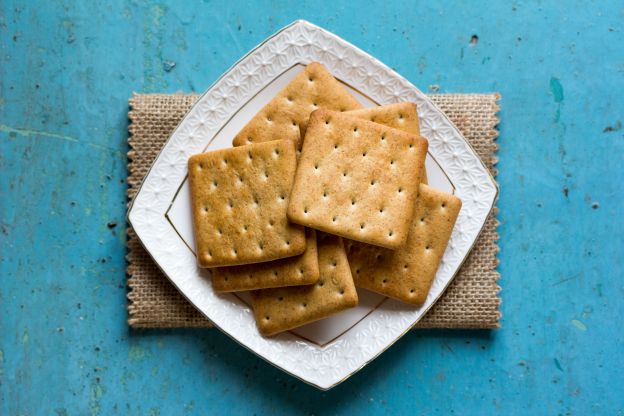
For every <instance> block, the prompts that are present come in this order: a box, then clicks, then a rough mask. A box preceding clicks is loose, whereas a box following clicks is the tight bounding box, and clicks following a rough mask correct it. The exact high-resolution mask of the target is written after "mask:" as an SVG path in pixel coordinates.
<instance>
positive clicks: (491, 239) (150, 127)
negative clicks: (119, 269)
mask: <svg viewBox="0 0 624 416" xmlns="http://www.w3.org/2000/svg"><path fill="white" fill-rule="evenodd" d="M197 98H198V95H182V94H173V95H164V94H135V95H133V96H132V98H131V99H130V101H129V104H130V112H129V118H130V122H131V123H130V127H129V130H130V137H129V139H128V143H129V145H130V149H131V150H130V151H129V152H128V157H129V164H128V185H129V189H128V197H129V199H132V198H133V197H134V195H135V194H136V192H137V190H138V188H139V186H140V184H141V181H142V180H143V177H144V176H145V175H146V174H147V172H148V170H149V168H150V166H151V164H152V162H153V161H154V159H155V158H156V156H157V155H158V152H159V151H160V149H161V147H162V145H163V144H164V142H165V141H166V140H167V138H168V137H169V135H170V134H171V132H172V131H173V129H174V128H175V127H176V126H177V125H178V123H179V122H180V120H181V119H182V117H184V115H185V114H186V112H187V111H188V110H189V108H190V107H191V105H192V104H193V103H194V102H195V100H197ZM430 98H431V99H432V100H433V101H434V102H435V103H436V104H437V105H438V106H439V107H440V108H441V109H442V111H444V112H445V113H446V114H447V116H448V117H449V118H450V119H451V120H452V121H453V123H455V125H456V126H457V127H458V128H459V130H460V131H461V132H462V133H463V135H464V137H466V139H467V140H468V141H469V142H470V144H471V145H472V146H473V148H474V149H475V151H476V152H477V153H478V154H479V156H480V157H481V159H483V161H484V163H485V165H486V166H487V167H488V169H490V171H491V172H492V175H493V176H496V169H495V165H496V162H497V158H496V151H497V145H496V142H495V140H496V137H497V136H498V132H497V130H496V125H497V124H498V121H499V120H498V118H497V116H496V114H497V113H498V111H499V107H498V100H499V99H500V95H499V94H448V95H446V94H444V95H431V96H430ZM496 212H497V210H496V209H495V210H494V211H493V212H492V213H491V214H490V217H489V219H488V220H487V222H486V225H485V227H484V228H483V230H482V232H481V234H480V236H479V238H478V239H477V242H476V244H475V245H474V247H473V249H472V251H471V253H470V255H469V256H468V258H467V259H466V261H465V262H464V264H463V266H462V268H461V270H460V272H459V273H458V274H457V276H456V277H455V279H454V280H453V282H452V283H451V284H450V286H449V287H448V288H447V290H446V292H445V293H444V294H443V295H442V297H441V298H440V299H439V300H438V302H437V303H436V304H435V305H434V306H433V307H432V308H431V310H429V312H428V313H427V314H426V315H425V317H424V318H423V319H422V320H421V321H420V322H419V323H418V324H417V328H497V327H498V326H499V322H500V316H501V315H500V312H499V306H500V299H499V297H498V292H499V291H500V288H499V286H498V284H497V280H498V278H499V274H498V272H497V271H496V266H497V265H498V259H497V257H496V255H497V253H498V245H497V240H498V233H497V231H496V227H497V226H498V222H497V220H496V217H495V216H496ZM127 260H128V270H127V272H128V277H129V279H128V286H129V290H130V291H129V294H128V299H129V305H128V312H129V319H128V323H129V325H130V326H131V327H133V328H173V327H210V326H211V323H210V321H208V320H207V319H206V318H205V317H204V316H203V315H202V314H201V313H200V312H198V311H197V310H196V309H195V308H194V307H193V306H192V305H191V304H190V303H189V302H188V301H187V300H186V299H185V298H184V297H183V296H182V295H181V294H180V293H179V292H178V291H177V289H175V288H174V286H173V285H172V284H171V283H170V282H169V280H167V278H166V277H165V276H164V274H163V273H162V272H161V271H160V269H158V267H157V266H156V265H155V264H154V262H153V261H152V259H151V258H150V256H149V254H148V253H147V252H146V251H145V249H144V248H143V246H142V245H141V243H140V242H139V240H138V239H137V237H136V235H135V234H134V232H133V230H132V229H131V228H129V229H128V255H127Z"/></svg>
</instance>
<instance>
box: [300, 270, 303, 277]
mask: <svg viewBox="0 0 624 416" xmlns="http://www.w3.org/2000/svg"><path fill="white" fill-rule="evenodd" d="M299 274H300V275H302V276H303V268H301V269H299Z"/></svg>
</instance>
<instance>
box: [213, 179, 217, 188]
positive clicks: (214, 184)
mask: <svg viewBox="0 0 624 416" xmlns="http://www.w3.org/2000/svg"><path fill="white" fill-rule="evenodd" d="M212 186H214V187H215V188H216V187H217V186H219V182H217V181H216V180H214V181H212Z"/></svg>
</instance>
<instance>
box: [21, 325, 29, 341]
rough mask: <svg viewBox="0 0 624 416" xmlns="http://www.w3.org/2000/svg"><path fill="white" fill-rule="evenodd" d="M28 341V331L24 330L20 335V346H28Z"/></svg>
mask: <svg viewBox="0 0 624 416" xmlns="http://www.w3.org/2000/svg"><path fill="white" fill-rule="evenodd" d="M29 340H30V335H28V329H25V330H24V332H23V333H22V344H28V341H29Z"/></svg>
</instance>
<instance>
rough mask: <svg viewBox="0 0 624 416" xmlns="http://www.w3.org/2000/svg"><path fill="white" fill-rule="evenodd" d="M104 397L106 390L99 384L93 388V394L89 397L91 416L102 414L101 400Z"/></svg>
mask: <svg viewBox="0 0 624 416" xmlns="http://www.w3.org/2000/svg"><path fill="white" fill-rule="evenodd" d="M103 395H104V390H103V389H102V386H100V384H99V383H96V384H94V385H92V386H91V392H90V396H89V410H90V413H91V416H96V415H99V414H100V410H101V406H100V399H101V398H102V396H103Z"/></svg>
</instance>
